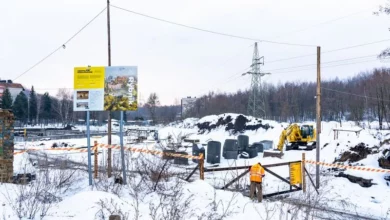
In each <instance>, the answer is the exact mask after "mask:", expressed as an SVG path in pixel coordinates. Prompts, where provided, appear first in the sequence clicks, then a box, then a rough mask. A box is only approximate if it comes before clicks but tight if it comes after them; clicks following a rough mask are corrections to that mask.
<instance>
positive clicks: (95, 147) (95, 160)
mask: <svg viewBox="0 0 390 220" xmlns="http://www.w3.org/2000/svg"><path fill="white" fill-rule="evenodd" d="M97 144H98V143H97V141H95V142H94V145H93V146H94V149H95V150H94V178H95V179H96V178H97V177H98V147H97Z"/></svg>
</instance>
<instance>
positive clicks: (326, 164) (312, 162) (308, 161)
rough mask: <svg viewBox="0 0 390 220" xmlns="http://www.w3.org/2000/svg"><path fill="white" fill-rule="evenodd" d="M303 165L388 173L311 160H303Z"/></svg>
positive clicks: (374, 169)
mask: <svg viewBox="0 0 390 220" xmlns="http://www.w3.org/2000/svg"><path fill="white" fill-rule="evenodd" d="M305 163H309V164H315V165H317V164H318V165H322V166H327V167H337V168H343V169H351V170H361V171H368V172H377V173H390V170H386V169H378V168H368V167H359V166H346V165H338V164H333V163H324V162H318V163H317V162H316V161H313V160H305Z"/></svg>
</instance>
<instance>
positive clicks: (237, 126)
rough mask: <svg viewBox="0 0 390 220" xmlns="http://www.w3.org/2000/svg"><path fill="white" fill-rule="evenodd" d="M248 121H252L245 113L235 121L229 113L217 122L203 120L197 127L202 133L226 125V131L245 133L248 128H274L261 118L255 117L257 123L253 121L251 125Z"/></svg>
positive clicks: (252, 129)
mask: <svg viewBox="0 0 390 220" xmlns="http://www.w3.org/2000/svg"><path fill="white" fill-rule="evenodd" d="M248 122H252V121H251V120H249V119H248V118H247V117H245V116H244V115H238V116H237V117H236V118H235V120H234V123H233V118H232V117H231V116H230V115H228V116H227V117H223V116H221V117H220V118H219V119H218V121H217V123H215V124H211V122H203V123H198V124H197V127H198V129H199V133H200V134H204V133H205V132H210V131H211V130H213V129H215V128H217V127H220V126H224V127H225V131H229V132H231V133H232V134H237V133H244V132H245V131H247V130H251V131H254V130H257V129H259V128H263V129H265V130H268V129H270V128H273V127H272V126H270V125H269V124H262V120H261V119H255V123H253V122H252V123H251V124H250V125H247V124H248Z"/></svg>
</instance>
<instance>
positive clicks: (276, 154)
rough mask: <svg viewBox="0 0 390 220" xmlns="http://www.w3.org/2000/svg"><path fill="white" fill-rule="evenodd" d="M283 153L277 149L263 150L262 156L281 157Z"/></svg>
mask: <svg viewBox="0 0 390 220" xmlns="http://www.w3.org/2000/svg"><path fill="white" fill-rule="evenodd" d="M283 155H284V154H283V152H281V151H279V150H265V151H264V152H263V157H277V158H280V159H282V157H283Z"/></svg>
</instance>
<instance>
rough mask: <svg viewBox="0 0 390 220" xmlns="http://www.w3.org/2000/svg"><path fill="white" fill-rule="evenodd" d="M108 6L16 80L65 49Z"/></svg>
mask: <svg viewBox="0 0 390 220" xmlns="http://www.w3.org/2000/svg"><path fill="white" fill-rule="evenodd" d="M106 8H107V7H105V8H103V10H101V11H100V12H99V13H98V14H97V15H96V16H95V17H93V18H92V19H91V20H90V21H89V22H88V23H87V24H85V25H84V26H83V27H82V28H81V29H79V30H78V31H77V32H76V33H75V34H73V35H72V36H71V37H70V38H69V39H68V40H66V41H65V43H63V44H61V46H59V47H57V48H56V49H54V50H53V51H52V52H50V53H49V54H48V55H46V56H45V57H43V58H42V59H41V60H39V61H38V62H37V63H35V64H34V65H32V66H31V67H30V68H28V69H27V70H25V71H24V72H22V73H21V74H20V75H18V76H17V77H16V78H14V81H15V80H17V79H18V78H20V77H21V76H23V75H24V74H26V73H28V72H29V71H30V70H32V69H34V68H35V67H36V66H38V65H39V64H41V63H42V62H43V61H45V60H46V59H48V58H49V57H51V56H52V55H53V54H55V53H56V52H57V51H59V50H60V49H61V48H63V49H65V48H66V45H67V44H68V43H69V42H70V41H71V40H73V39H74V38H75V37H76V36H77V35H78V34H80V33H81V32H82V31H83V30H84V29H85V28H86V27H87V26H88V25H90V24H91V23H92V22H93V21H94V20H95V19H96V18H97V17H99V15H101V14H102V13H103V12H104V11H105V10H106Z"/></svg>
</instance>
